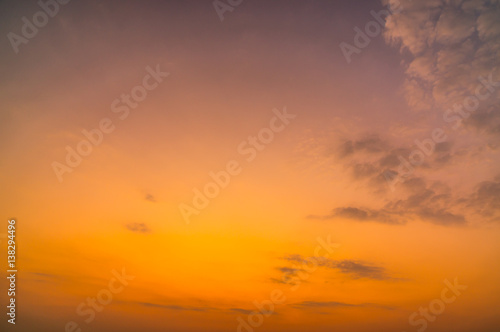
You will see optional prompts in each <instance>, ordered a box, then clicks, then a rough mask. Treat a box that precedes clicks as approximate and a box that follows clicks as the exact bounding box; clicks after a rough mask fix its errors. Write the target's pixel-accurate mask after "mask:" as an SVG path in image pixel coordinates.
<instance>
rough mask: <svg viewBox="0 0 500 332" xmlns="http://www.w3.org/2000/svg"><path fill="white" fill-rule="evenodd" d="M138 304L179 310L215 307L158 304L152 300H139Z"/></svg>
mask: <svg viewBox="0 0 500 332" xmlns="http://www.w3.org/2000/svg"><path fill="white" fill-rule="evenodd" d="M137 304H138V305H141V306H144V307H154V308H160V309H166V310H177V311H196V312H207V311H210V310H214V308H211V307H191V306H181V305H175V304H158V303H151V302H137Z"/></svg>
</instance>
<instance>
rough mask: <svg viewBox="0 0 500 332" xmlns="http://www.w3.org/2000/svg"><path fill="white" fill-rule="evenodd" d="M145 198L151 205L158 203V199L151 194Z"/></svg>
mask: <svg viewBox="0 0 500 332" xmlns="http://www.w3.org/2000/svg"><path fill="white" fill-rule="evenodd" d="M144 198H145V199H146V201H149V202H151V203H156V198H155V197H154V196H153V195H151V194H146V196H145V197H144Z"/></svg>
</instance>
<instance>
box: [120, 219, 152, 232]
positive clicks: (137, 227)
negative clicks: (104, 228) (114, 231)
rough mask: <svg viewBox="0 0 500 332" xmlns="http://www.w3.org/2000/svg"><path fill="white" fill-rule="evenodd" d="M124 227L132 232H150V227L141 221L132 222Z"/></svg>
mask: <svg viewBox="0 0 500 332" xmlns="http://www.w3.org/2000/svg"><path fill="white" fill-rule="evenodd" d="M125 227H126V228H127V229H128V230H129V231H132V232H134V233H143V234H144V233H151V229H150V228H149V227H148V225H146V224H145V223H143V222H140V223H139V222H133V223H129V224H127V225H125Z"/></svg>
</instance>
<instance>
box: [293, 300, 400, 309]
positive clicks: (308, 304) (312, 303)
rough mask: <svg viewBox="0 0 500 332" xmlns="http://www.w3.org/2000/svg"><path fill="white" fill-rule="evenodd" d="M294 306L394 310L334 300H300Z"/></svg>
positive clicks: (376, 305) (370, 304) (386, 307)
mask: <svg viewBox="0 0 500 332" xmlns="http://www.w3.org/2000/svg"><path fill="white" fill-rule="evenodd" d="M293 307H295V308H378V309H385V310H394V309H395V307H390V306H385V305H380V304H374V303H360V304H352V303H345V302H335V301H326V302H319V301H302V302H299V303H296V304H294V305H293Z"/></svg>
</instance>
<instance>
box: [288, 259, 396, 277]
mask: <svg viewBox="0 0 500 332" xmlns="http://www.w3.org/2000/svg"><path fill="white" fill-rule="evenodd" d="M284 259H285V260H287V261H289V262H292V263H300V264H309V263H308V261H310V260H311V259H314V261H315V262H316V264H317V265H318V266H319V267H325V268H328V269H333V270H337V271H338V272H340V273H343V274H345V275H348V276H349V277H350V278H351V279H362V278H365V279H373V280H396V279H397V278H394V277H392V276H390V275H389V274H388V272H387V271H386V269H385V268H383V267H381V266H376V265H372V264H368V263H365V262H361V261H356V260H349V259H346V260H332V259H327V258H324V257H310V258H309V259H308V258H305V257H303V256H301V255H289V256H286V257H284ZM291 270H297V269H296V268H291Z"/></svg>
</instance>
